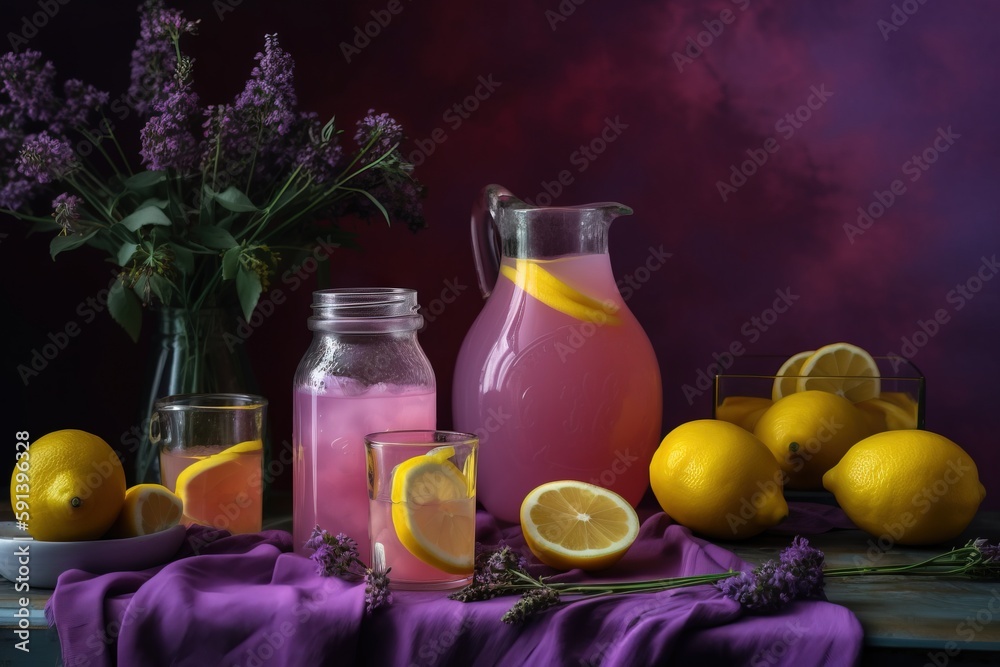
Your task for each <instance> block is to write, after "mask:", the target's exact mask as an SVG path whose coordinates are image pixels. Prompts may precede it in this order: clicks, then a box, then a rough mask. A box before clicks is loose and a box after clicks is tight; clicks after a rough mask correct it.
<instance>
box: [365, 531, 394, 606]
mask: <svg viewBox="0 0 1000 667" xmlns="http://www.w3.org/2000/svg"><path fill="white" fill-rule="evenodd" d="M373 552H374V553H372V566H371V567H370V568H368V569H366V570H365V576H364V579H365V610H366V611H367V612H368V613H369V614H371V613H372V612H374V611H375V610H376V609H378V608H379V607H382V606H385V605H389V604H392V591H391V590H390V589H389V572H390V570H392V568H389V567H386V564H385V547H384V546H383V545H382V544H380V543H378V542H376V543H375V548H374V549H373Z"/></svg>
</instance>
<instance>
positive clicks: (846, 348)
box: [796, 343, 881, 403]
mask: <svg viewBox="0 0 1000 667" xmlns="http://www.w3.org/2000/svg"><path fill="white" fill-rule="evenodd" d="M880 376H881V374H880V373H879V370H878V365H877V364H876V363H875V360H874V359H872V355H870V354H868V353H867V352H865V351H864V350H862V349H861V348H860V347H858V346H857V345H851V344H850V343H832V344H831V345H824V346H823V347H821V348H819V349H818V350H816V351H815V352H814V353H813V354H812V355H810V356H809V358H808V359H806V360H805V361H804V362H803V363H802V368H801V369H800V370H799V379H798V383H797V385H796V391H808V390H810V389H818V390H820V391H827V392H830V393H833V394H840V395H841V396H843V397H844V398H847V399H849V400H851V401H854V402H855V403H858V402H859V401H866V400H868V399H871V398H878V396H879V392H880V391H881V382H880Z"/></svg>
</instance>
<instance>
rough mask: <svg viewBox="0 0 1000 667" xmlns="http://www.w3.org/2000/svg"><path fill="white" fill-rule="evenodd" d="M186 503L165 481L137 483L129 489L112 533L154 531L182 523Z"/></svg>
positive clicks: (128, 534)
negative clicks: (164, 483) (160, 482)
mask: <svg viewBox="0 0 1000 667" xmlns="http://www.w3.org/2000/svg"><path fill="white" fill-rule="evenodd" d="M183 513H184V503H183V502H182V501H181V499H180V498H179V497H177V496H176V495H174V494H173V493H171V492H170V489H168V488H167V487H165V486H163V485H161V484H137V485H136V486H133V487H131V488H130V489H128V491H126V492H125V504H124V505H122V510H121V512H120V513H119V514H118V519H117V520H116V521H115V524H114V525H113V526H112V527H111V530H110V531H109V532H108V537H111V538H121V537H138V536H140V535H151V534H153V533H158V532H160V531H162V530H167V529H168V528H173V527H174V526H176V525H177V524H178V523H180V520H181V515H182V514H183Z"/></svg>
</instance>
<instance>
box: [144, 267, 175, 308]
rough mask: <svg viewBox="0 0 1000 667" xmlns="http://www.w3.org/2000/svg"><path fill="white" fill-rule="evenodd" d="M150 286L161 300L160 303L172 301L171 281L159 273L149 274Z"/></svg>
mask: <svg viewBox="0 0 1000 667" xmlns="http://www.w3.org/2000/svg"><path fill="white" fill-rule="evenodd" d="M149 286H150V288H151V289H152V290H153V294H155V295H156V298H158V299H159V300H160V303H169V302H170V287H171V285H170V281H169V280H167V279H166V278H164V277H163V276H161V275H160V274H158V273H154V274H152V275H151V276H149Z"/></svg>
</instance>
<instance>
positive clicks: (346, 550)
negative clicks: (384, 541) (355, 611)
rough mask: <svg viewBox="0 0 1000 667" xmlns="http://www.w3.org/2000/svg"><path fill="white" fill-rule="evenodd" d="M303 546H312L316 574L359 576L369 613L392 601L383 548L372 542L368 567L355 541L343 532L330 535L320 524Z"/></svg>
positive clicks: (310, 547)
mask: <svg viewBox="0 0 1000 667" xmlns="http://www.w3.org/2000/svg"><path fill="white" fill-rule="evenodd" d="M305 547H306V548H307V549H312V550H313V553H312V555H311V556H309V559H310V560H312V561H313V562H315V563H316V574H318V575H320V576H323V577H331V576H333V577H348V576H354V577H360V578H361V579H362V580H363V581H364V583H365V609H366V611H367V612H368V613H369V614H371V613H372V612H374V611H375V610H376V609H378V608H379V607H383V606H385V605H389V604H392V591H391V590H389V571H390V570H391V569H392V568H390V567H386V563H385V549H384V548H383V547H382V545H381V544H376V545H375V553H374V554H373V555H372V566H371V567H368V566H366V565H365V564H364V563H363V562H361V558H360V557H359V555H358V543H357V542H355V541H354V540H353V539H351V538H350V537H348V536H347V535H345V534H344V533H337V535H331V534H330V533H328V532H327V531H325V530H323V529H322V528H320V527H319V526H316V527H315V528H313V532H312V535H310V536H309V539H308V540H306V543H305Z"/></svg>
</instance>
